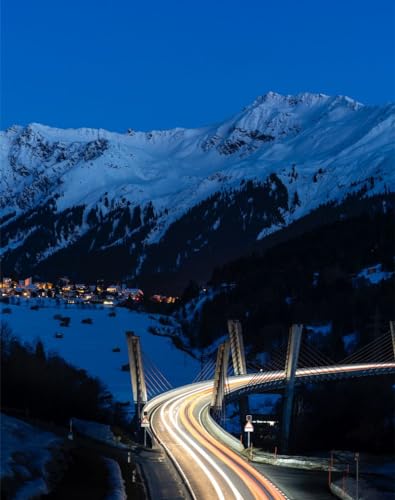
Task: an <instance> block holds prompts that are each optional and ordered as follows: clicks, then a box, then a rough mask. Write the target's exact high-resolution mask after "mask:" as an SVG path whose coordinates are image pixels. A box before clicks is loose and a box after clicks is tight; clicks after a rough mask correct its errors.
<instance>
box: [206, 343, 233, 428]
mask: <svg viewBox="0 0 395 500" xmlns="http://www.w3.org/2000/svg"><path fill="white" fill-rule="evenodd" d="M228 362H229V341H226V342H224V343H223V344H220V346H219V347H218V351H217V362H216V365H215V373H214V388H213V393H212V395H211V404H210V407H211V411H212V412H213V413H214V415H215V418H216V419H218V417H219V416H220V415H222V409H223V403H224V396H225V383H226V377H227V374H228Z"/></svg>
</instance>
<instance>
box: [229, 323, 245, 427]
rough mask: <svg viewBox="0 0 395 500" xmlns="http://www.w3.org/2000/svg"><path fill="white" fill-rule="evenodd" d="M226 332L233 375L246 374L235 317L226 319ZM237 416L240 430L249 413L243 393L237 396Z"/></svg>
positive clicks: (240, 334) (238, 325)
mask: <svg viewBox="0 0 395 500" xmlns="http://www.w3.org/2000/svg"><path fill="white" fill-rule="evenodd" d="M228 332H229V342H230V351H231V354H232V365H233V372H234V374H235V375H246V374H247V367H246V359H245V353H244V342H243V331H242V328H241V323H240V321H239V320H236V319H229V320H228ZM238 404H239V416H240V430H241V432H242V430H243V427H244V424H245V419H246V415H248V414H249V413H250V411H249V408H250V405H249V401H248V396H247V395H244V396H241V397H240V398H239V402H238Z"/></svg>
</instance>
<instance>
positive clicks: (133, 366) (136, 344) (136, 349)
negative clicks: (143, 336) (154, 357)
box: [126, 332, 147, 421]
mask: <svg viewBox="0 0 395 500" xmlns="http://www.w3.org/2000/svg"><path fill="white" fill-rule="evenodd" d="M126 342H127V344H128V356H129V369H130V380H131V382H132V391H133V401H134V404H135V408H136V415H137V418H138V419H139V421H140V420H141V409H142V407H143V406H144V405H145V403H146V402H147V386H146V383H145V376H144V367H143V361H142V358H141V346H140V337H138V336H137V335H134V333H133V332H126Z"/></svg>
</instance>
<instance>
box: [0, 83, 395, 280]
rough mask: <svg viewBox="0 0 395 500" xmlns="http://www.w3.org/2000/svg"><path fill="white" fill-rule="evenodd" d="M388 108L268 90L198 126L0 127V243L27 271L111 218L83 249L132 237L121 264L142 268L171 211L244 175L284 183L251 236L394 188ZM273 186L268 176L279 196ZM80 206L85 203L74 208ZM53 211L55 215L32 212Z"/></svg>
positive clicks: (176, 215)
mask: <svg viewBox="0 0 395 500" xmlns="http://www.w3.org/2000/svg"><path fill="white" fill-rule="evenodd" d="M394 118H395V105H392V104H390V105H387V106H381V107H368V106H364V105H362V104H360V103H358V102H356V101H354V100H352V99H350V98H348V97H343V96H336V97H330V96H326V95H323V94H308V93H305V94H299V95H296V96H283V95H279V94H276V93H273V92H269V93H267V94H266V95H264V96H261V97H259V98H257V99H256V100H255V101H254V102H253V103H252V104H251V105H250V106H248V107H246V108H245V109H244V110H242V111H241V112H239V113H238V114H236V115H235V116H233V117H232V118H230V119H229V120H226V121H225V122H223V123H221V124H217V125H213V126H209V127H205V128H201V129H195V130H187V129H173V130H166V131H152V132H147V133H145V132H134V131H132V130H129V131H128V132H127V133H125V134H118V133H112V132H108V131H105V130H102V129H99V130H93V129H78V130H60V129H54V128H50V127H46V126H44V125H39V124H31V125H29V126H27V127H24V128H23V127H18V126H14V127H11V128H10V129H8V130H6V131H4V132H2V133H1V135H0V155H1V156H0V161H1V169H2V175H1V179H0V216H1V217H2V219H1V220H2V221H3V228H4V229H5V231H4V233H3V234H4V238H3V250H2V252H3V253H6V254H7V255H8V256H9V255H11V254H13V255H14V257H11V259H10V260H9V261H8V260H7V259H6V260H5V262H6V264H7V263H8V264H9V266H10V267H11V266H14V267H15V268H16V270H17V271H18V270H19V272H20V273H24V272H27V271H28V270H29V269H34V268H35V266H36V265H37V264H38V263H40V262H43V261H45V260H46V259H47V258H48V257H49V256H50V255H52V254H53V253H55V252H56V251H58V250H60V249H63V248H66V247H69V246H70V245H72V244H75V243H76V242H78V241H79V240H80V239H81V238H82V237H83V236H84V235H88V234H89V231H90V229H92V227H94V226H95V225H96V226H97V225H99V226H101V228H102V227H103V224H105V223H108V224H107V229H106V234H105V235H103V237H101V238H99V240H100V241H95V239H94V238H92V237H91V236H89V238H88V239H89V240H90V245H87V244H86V245H85V247H84V249H83V253H84V252H86V251H93V250H95V251H99V250H100V251H103V250H104V249H107V248H112V247H114V246H119V245H127V246H128V249H129V252H130V255H131V256H132V257H133V258H131V259H130V262H131V263H130V269H127V270H125V275H129V276H134V275H138V274H139V273H140V272H141V266H142V264H143V262H144V260H145V259H146V258H147V251H146V249H147V248H148V247H150V246H152V245H153V244H158V243H160V242H161V241H162V240H163V237H164V236H165V235H166V232H167V231H168V229H169V228H170V227H171V226H172V224H173V223H174V222H175V221H177V220H179V219H180V218H182V217H184V216H185V215H186V214H187V213H188V211H189V210H191V209H193V208H194V207H196V206H197V205H199V204H200V203H203V202H204V201H205V200H208V199H210V196H213V195H214V194H215V193H224V192H226V193H233V192H236V193H237V192H239V191H240V190H241V189H242V185H243V184H242V183H243V182H244V181H245V180H247V179H252V180H254V182H256V183H258V184H259V183H265V182H267V181H268V180H269V179H272V178H273V177H271V176H273V175H275V176H276V179H278V180H279V181H280V183H281V185H283V186H284V187H285V188H286V194H287V199H286V200H284V202H283V204H282V205H281V206H277V207H276V208H278V209H280V212H279V215H281V217H280V218H279V217H269V219H270V220H268V221H266V222H265V219H263V220H262V221H261V222H257V224H256V225H254V238H253V239H255V240H260V239H262V238H264V237H265V236H266V235H268V234H270V233H273V232H274V231H277V230H279V229H281V228H282V227H285V226H287V225H289V224H290V223H292V222H293V221H295V220H298V219H300V218H301V217H303V216H304V215H306V214H308V213H310V212H312V211H313V210H315V209H316V208H317V207H319V206H320V205H322V204H324V203H328V202H331V201H335V202H338V201H341V200H343V199H344V198H345V197H346V196H347V195H349V194H350V193H353V192H354V193H359V194H361V195H362V196H371V195H374V194H380V193H384V192H388V191H393V190H394V189H393V188H394V185H395V170H394V168H393V167H394V165H393V159H394V149H395V148H394V141H393V137H394ZM277 187H278V186H276V185H275V184H274V183H273V182H271V183H270V186H269V188H271V189H272V191H273V193H272V194H273V197H274V198H275V193H274V191H275V190H276V189H277ZM75 207H80V211H81V213H79V214H77V215H75V214H73V215H70V210H71V209H73V208H75ZM40 210H41V212H40ZM48 211H49V213H50V214H51V222H50V226H46V223H45V222H43V220H42V219H43V217H40V216H39V215H37V214H41V215H43V214H44V215H45V214H47V212H48ZM61 214H64V216H63V217H60V215H61ZM261 215H264V214H263V213H262V214H261ZM269 215H272V214H269V213H268V214H267V216H269ZM277 215H278V214H277ZM243 216H244V218H245V216H246V214H243ZM254 216H256V213H255V214H254ZM69 219H70V220H71V219H72V222H70V220H69ZM129 219H131V220H129ZM65 221H66V222H67V223H66V222H65ZM220 224H221V219H220V218H219V219H217V228H218V227H219V225H220ZM66 226H67V227H66ZM255 226H256V227H255ZM259 226H260V227H259ZM42 230H44V232H47V233H50V234H51V238H49V237H48V236H46V237H47V238H48V239H47V241H46V242H45V245H41V246H39V247H37V248H33V252H29V251H28V248H27V245H26V240H27V239H28V238H29V237H30V238H34V236H35V235H36V236H37V237H38V234H40V235H41V237H42ZM212 230H213V231H216V228H215V226H214V225H213V226H212ZM196 236H198V234H197V235H196ZM251 238H252V236H251ZM18 249H19V253H18ZM174 251H175V250H174ZM196 251H198V250H196ZM7 252H8V253H7ZM26 253H29V254H30V255H29V256H26ZM32 253H33V254H34V255H33V256H32V255H31V254H32ZM173 253H174V252H173ZM178 253H179V252H178ZM173 257H174V260H175V258H176V257H177V252H176V253H175V254H174V256H173ZM181 260H182V259H181Z"/></svg>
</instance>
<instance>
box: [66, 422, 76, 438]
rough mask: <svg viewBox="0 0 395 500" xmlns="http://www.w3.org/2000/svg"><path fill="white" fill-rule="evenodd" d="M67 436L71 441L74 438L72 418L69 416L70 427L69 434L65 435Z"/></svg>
mask: <svg viewBox="0 0 395 500" xmlns="http://www.w3.org/2000/svg"><path fill="white" fill-rule="evenodd" d="M67 438H68V439H69V440H70V441H72V440H73V439H74V436H73V419H72V418H70V428H69V434H68V436H67Z"/></svg>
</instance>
